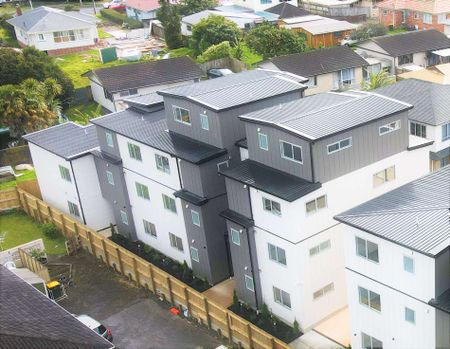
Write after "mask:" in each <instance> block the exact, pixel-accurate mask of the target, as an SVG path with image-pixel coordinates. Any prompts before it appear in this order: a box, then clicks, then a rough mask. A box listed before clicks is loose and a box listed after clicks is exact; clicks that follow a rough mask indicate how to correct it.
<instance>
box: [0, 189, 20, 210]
mask: <svg viewBox="0 0 450 349" xmlns="http://www.w3.org/2000/svg"><path fill="white" fill-rule="evenodd" d="M19 207H21V204H20V200H19V194H18V192H17V189H16V188H11V189H6V190H2V191H0V211H3V210H10V209H12V208H19Z"/></svg>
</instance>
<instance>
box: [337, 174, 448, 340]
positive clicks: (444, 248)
mask: <svg viewBox="0 0 450 349" xmlns="http://www.w3.org/2000/svg"><path fill="white" fill-rule="evenodd" d="M449 211H450V166H448V165H447V166H445V167H443V168H441V169H439V170H437V171H435V172H433V173H431V174H428V175H426V176H424V177H422V178H419V179H416V180H414V181H412V182H410V183H407V184H405V185H403V186H401V187H399V188H397V189H394V190H392V191H389V192H387V193H385V194H384V195H381V196H379V197H377V198H374V199H372V200H369V201H367V202H365V203H363V204H361V205H359V206H356V207H354V208H352V209H350V210H347V211H345V212H342V213H339V214H338V215H336V217H335V219H336V220H337V221H338V222H340V223H342V224H340V229H341V233H342V235H343V236H344V248H345V255H346V258H345V268H346V275H347V282H348V304H349V315H350V324H351V329H350V330H351V336H350V337H351V345H352V348H360V347H361V344H362V347H366V346H365V344H364V343H374V344H375V345H374V347H377V348H385V347H390V346H392V343H393V342H395V346H396V347H399V348H449V347H450V331H449V329H450V278H449V273H450V221H449ZM369 347H370V346H369Z"/></svg>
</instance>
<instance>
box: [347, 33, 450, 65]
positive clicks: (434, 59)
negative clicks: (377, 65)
mask: <svg viewBox="0 0 450 349" xmlns="http://www.w3.org/2000/svg"><path fill="white" fill-rule="evenodd" d="M356 47H357V51H358V53H360V54H361V55H363V57H364V58H366V57H367V58H374V59H378V60H380V61H381V62H383V64H384V66H385V67H386V68H389V71H390V73H391V74H399V73H402V72H404V71H411V70H417V69H420V67H423V68H425V67H428V66H430V65H435V64H437V63H440V56H438V55H435V54H434V53H433V51H436V50H442V49H446V48H450V39H449V38H448V37H447V36H445V35H444V34H442V33H440V32H438V31H436V30H433V29H430V30H418V31H412V32H406V33H401V34H397V35H385V36H379V37H374V38H371V39H368V40H365V41H361V42H359V43H357V44H356ZM388 65H389V67H388Z"/></svg>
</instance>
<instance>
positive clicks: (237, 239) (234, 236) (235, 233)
mask: <svg viewBox="0 0 450 349" xmlns="http://www.w3.org/2000/svg"><path fill="white" fill-rule="evenodd" d="M230 231H231V242H233V244H235V245H238V246H240V245H241V235H240V233H239V230H236V229H234V228H231V230H230Z"/></svg>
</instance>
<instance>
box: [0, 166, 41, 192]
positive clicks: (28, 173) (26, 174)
mask: <svg viewBox="0 0 450 349" xmlns="http://www.w3.org/2000/svg"><path fill="white" fill-rule="evenodd" d="M15 172H16V174H21V176H19V177H17V178H16V179H13V180H10V181H8V182H3V183H0V190H5V189H9V188H13V187H15V186H16V185H17V183H20V182H26V181H30V180H32V179H36V172H35V171H34V170H24V171H15Z"/></svg>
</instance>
